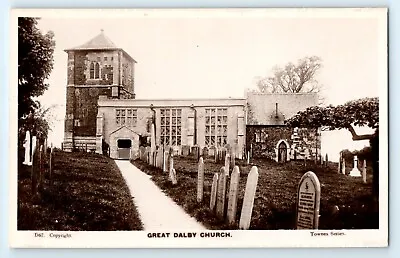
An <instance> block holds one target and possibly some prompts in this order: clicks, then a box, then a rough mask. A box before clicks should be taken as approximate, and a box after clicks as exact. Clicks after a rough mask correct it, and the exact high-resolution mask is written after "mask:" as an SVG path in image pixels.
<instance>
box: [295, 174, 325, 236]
mask: <svg viewBox="0 0 400 258" xmlns="http://www.w3.org/2000/svg"><path fill="white" fill-rule="evenodd" d="M320 199H321V185H320V183H319V180H318V177H317V176H316V175H315V174H314V173H313V172H311V171H309V172H307V173H305V174H304V175H303V176H302V177H301V179H300V182H299V186H298V189H297V199H296V202H297V206H296V210H297V211H296V229H318V219H319V205H320Z"/></svg>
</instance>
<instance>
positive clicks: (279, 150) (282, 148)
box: [275, 140, 290, 163]
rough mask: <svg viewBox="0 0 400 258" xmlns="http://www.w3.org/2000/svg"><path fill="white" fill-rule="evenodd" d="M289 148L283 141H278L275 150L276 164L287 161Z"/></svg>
mask: <svg viewBox="0 0 400 258" xmlns="http://www.w3.org/2000/svg"><path fill="white" fill-rule="evenodd" d="M289 152H290V146H289V144H288V143H287V142H286V141H285V140H280V141H279V142H278V143H277V145H276V149H275V154H276V156H275V161H276V162H281V163H283V162H286V161H289Z"/></svg>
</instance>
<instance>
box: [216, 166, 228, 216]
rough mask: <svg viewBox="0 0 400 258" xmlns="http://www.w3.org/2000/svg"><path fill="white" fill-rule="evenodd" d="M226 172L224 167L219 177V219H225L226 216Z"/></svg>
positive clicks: (217, 212)
mask: <svg viewBox="0 0 400 258" xmlns="http://www.w3.org/2000/svg"><path fill="white" fill-rule="evenodd" d="M226 178H227V175H226V172H225V168H224V167H222V168H221V170H220V172H219V176H218V191H217V211H216V214H217V217H218V218H220V219H223V218H224V216H225V198H226Z"/></svg>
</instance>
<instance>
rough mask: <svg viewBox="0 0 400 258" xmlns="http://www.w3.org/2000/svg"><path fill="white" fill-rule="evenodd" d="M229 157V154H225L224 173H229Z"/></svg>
mask: <svg viewBox="0 0 400 258" xmlns="http://www.w3.org/2000/svg"><path fill="white" fill-rule="evenodd" d="M230 158H231V156H230V155H229V154H226V156H225V166H224V168H225V174H226V175H229V165H230Z"/></svg>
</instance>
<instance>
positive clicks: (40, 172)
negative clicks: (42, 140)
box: [39, 144, 45, 192]
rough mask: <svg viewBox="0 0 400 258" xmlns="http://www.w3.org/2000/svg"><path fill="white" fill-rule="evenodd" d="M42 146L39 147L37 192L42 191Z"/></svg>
mask: <svg viewBox="0 0 400 258" xmlns="http://www.w3.org/2000/svg"><path fill="white" fill-rule="evenodd" d="M43 149H44V146H43V144H41V145H40V147H39V191H40V192H42V190H43V177H44V158H45V157H44V150H43Z"/></svg>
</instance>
